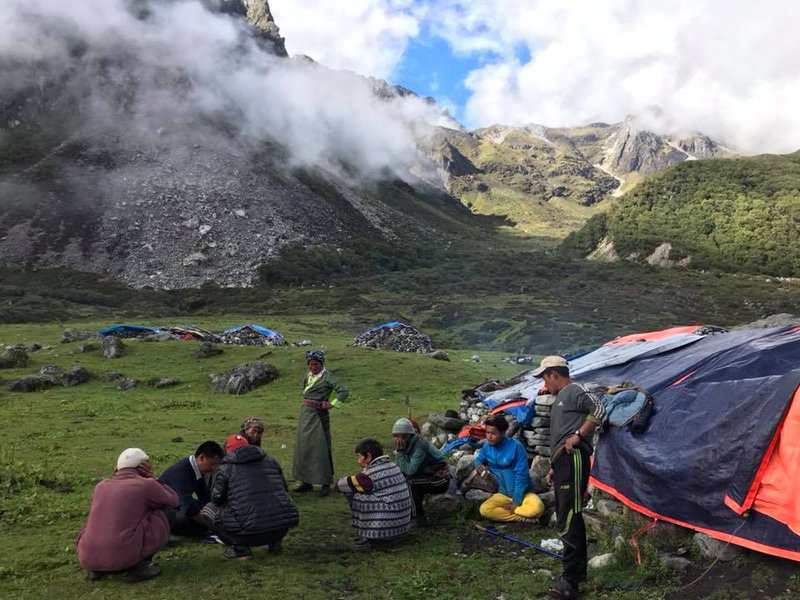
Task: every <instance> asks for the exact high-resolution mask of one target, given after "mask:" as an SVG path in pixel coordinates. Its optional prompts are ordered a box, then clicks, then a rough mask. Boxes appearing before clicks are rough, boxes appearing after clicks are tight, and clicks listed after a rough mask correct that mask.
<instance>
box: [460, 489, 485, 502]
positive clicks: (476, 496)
mask: <svg viewBox="0 0 800 600" xmlns="http://www.w3.org/2000/svg"><path fill="white" fill-rule="evenodd" d="M491 496H492V494H491V493H489V492H485V491H483V490H467V493H466V494H464V498H466V499H467V500H469V501H470V502H477V503H479V504H483V503H484V502H486V500H488V499H489V498H490V497H491Z"/></svg>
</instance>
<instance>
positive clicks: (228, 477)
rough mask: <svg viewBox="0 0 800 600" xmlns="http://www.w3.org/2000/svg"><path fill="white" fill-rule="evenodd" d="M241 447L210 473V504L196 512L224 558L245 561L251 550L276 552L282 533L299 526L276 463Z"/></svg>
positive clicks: (255, 448) (260, 452)
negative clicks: (217, 541)
mask: <svg viewBox="0 0 800 600" xmlns="http://www.w3.org/2000/svg"><path fill="white" fill-rule="evenodd" d="M244 444H245V445H241V446H239V447H234V448H232V449H231V448H229V452H228V454H226V455H225V458H224V459H223V460H222V463H221V464H220V465H219V467H217V470H216V472H215V473H214V482H213V484H212V487H211V503H210V504H207V505H206V506H205V507H203V510H202V511H201V514H202V516H203V517H204V518H205V519H206V520H207V522H208V523H209V524H210V525H211V529H212V530H213V531H214V533H215V534H217V536H219V538H220V539H221V540H222V541H223V542H224V543H225V544H226V545H227V546H228V548H226V549H225V552H224V553H223V555H222V556H223V557H224V558H250V556H251V554H252V551H251V550H250V547H251V546H268V547H269V549H270V552H279V551H280V549H281V542H282V540H283V538H284V536H285V535H286V533H287V532H288V531H289V529H290V528H292V527H296V526H297V524H298V523H299V522H300V516H299V514H298V512H297V507H296V506H295V505H294V502H293V501H292V499H291V497H290V496H289V493H288V491H287V487H286V479H285V478H284V476H283V471H282V470H281V467H280V465H279V464H278V462H277V461H276V460H275V459H274V458H272V457H270V456H267V454H266V453H265V452H264V451H263V450H262V449H261V448H259V447H258V446H252V445H247V444H246V442H244ZM231 450H232V451H231Z"/></svg>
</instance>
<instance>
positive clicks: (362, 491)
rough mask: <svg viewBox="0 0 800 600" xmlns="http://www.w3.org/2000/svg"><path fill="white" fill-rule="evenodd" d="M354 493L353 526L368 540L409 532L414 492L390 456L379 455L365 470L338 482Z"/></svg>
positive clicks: (348, 491) (387, 538)
mask: <svg viewBox="0 0 800 600" xmlns="http://www.w3.org/2000/svg"><path fill="white" fill-rule="evenodd" d="M336 487H337V488H338V490H339V491H340V492H344V493H345V494H351V495H352V496H351V503H350V506H351V508H352V511H353V518H352V523H353V528H354V529H355V530H356V534H357V535H359V536H361V537H363V538H366V539H368V540H392V539H395V538H399V537H403V536H405V535H407V534H408V530H409V528H410V526H411V504H412V502H411V494H410V493H409V491H408V484H406V478H405V477H404V476H403V473H402V471H400V469H399V468H398V466H397V465H396V464H394V463H393V462H392V461H391V459H390V458H389V457H388V456H379V457H378V458H376V459H375V460H373V461H372V462H371V463H370V464H369V465H367V466H366V467H365V468H364V470H363V471H362V472H360V473H356V474H355V475H350V476H349V477H343V478H342V479H340V480H339V482H338V483H337V484H336Z"/></svg>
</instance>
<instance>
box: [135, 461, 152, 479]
mask: <svg viewBox="0 0 800 600" xmlns="http://www.w3.org/2000/svg"><path fill="white" fill-rule="evenodd" d="M136 471H137V472H138V473H139V475H141V476H142V477H155V475H154V473H153V465H151V464H150V461H149V460H146V461H144V462H142V463H140V464H139V466H138V467H136Z"/></svg>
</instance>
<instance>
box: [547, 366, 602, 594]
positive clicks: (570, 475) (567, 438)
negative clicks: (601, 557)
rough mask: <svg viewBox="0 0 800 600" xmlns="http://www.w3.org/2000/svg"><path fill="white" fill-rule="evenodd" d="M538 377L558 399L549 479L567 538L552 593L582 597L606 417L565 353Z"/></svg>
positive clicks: (552, 411)
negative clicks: (589, 502) (589, 501)
mask: <svg viewBox="0 0 800 600" xmlns="http://www.w3.org/2000/svg"><path fill="white" fill-rule="evenodd" d="M533 376H534V377H541V378H542V380H544V384H545V385H546V386H547V389H548V390H550V393H552V394H555V395H556V400H555V402H554V403H553V406H552V408H551V409H550V464H551V469H550V472H549V473H548V474H547V478H548V480H549V481H550V483H551V484H552V485H553V486H554V488H555V494H556V517H557V519H558V528H559V530H560V532H559V535H560V537H561V539H562V541H563V542H564V560H563V573H562V575H561V578H560V579H559V580H558V582H556V585H554V586H553V587H551V588H550V589H549V590H548V591H547V592H548V594H549V595H550V596H552V597H554V598H560V599H571V598H577V597H578V585H579V584H580V583H581V582H585V581H586V566H587V550H586V527H585V525H584V522H583V514H582V509H583V497H584V494H585V493H586V487H587V486H588V484H589V469H590V464H589V457H590V456H591V454H592V451H593V448H592V444H591V437H592V433H593V432H594V430H595V427H597V426H598V425H600V424H601V423H602V422H603V419H604V417H605V407H604V406H603V404H602V403H601V402H600V401H599V400H598V399H597V397H596V396H595V395H594V394H592V393H591V392H589V391H587V390H586V388H584V387H583V386H582V385H580V384H579V383H576V382H574V381H572V379H571V377H570V374H569V366H568V364H567V361H566V359H565V358H563V357H561V356H547V357H545V358H543V359H542V362H541V364H540V365H539V368H538V369H536V370H535V371H534V372H533Z"/></svg>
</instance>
